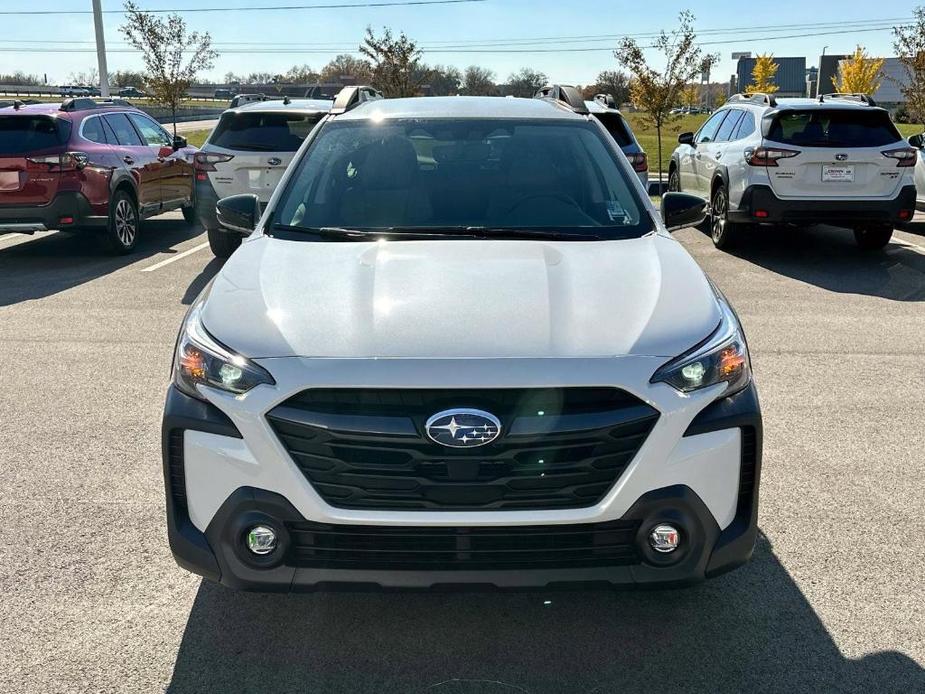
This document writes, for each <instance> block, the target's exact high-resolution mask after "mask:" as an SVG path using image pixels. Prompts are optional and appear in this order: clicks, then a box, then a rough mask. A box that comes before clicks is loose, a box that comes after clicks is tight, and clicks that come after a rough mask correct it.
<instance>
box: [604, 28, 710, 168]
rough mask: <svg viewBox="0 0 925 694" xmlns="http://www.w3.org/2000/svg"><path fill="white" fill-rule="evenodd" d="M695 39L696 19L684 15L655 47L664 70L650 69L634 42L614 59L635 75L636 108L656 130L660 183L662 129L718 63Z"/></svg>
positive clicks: (623, 44)
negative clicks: (687, 90) (692, 86)
mask: <svg viewBox="0 0 925 694" xmlns="http://www.w3.org/2000/svg"><path fill="white" fill-rule="evenodd" d="M696 39H697V35H696V33H695V32H694V15H693V14H691V13H690V12H688V11H684V12H681V13H680V14H679V15H678V26H677V28H675V29H674V30H672V31H670V32H665V31H662V32H661V33H660V34H659V35H658V37H657V38H656V39H655V41H654V42H653V43H652V47H653V48H654V49H655V50H656V51H658V52H659V53H661V55H662V57H663V61H664V64H665V67H664V69H663V70H656V69H655V68H653V67H652V66H651V65H649V62H648V60H647V59H646V55H645V48H643V47H642V46H640V45H639V44H638V43H637V42H636V40H635V39H632V38H629V37H626V38H624V39H622V40H621V41H620V43H619V44H618V46H617V48H616V50H615V51H614V57H616V59H617V60H618V61H619V62H620V63H621V64H622V65H623V66H624V67H626V69H627V70H629V71H630V73H631V74H632V77H633V79H632V84H631V87H630V92H631V95H632V100H633V103H634V104H635V105H636V107H637V108H639V109H640V110H642V111H645V115H644V116H643V122H644V123H647V124H648V125H651V126H652V127H654V128H655V134H656V139H657V141H658V175H659V179H661V175H662V128H663V127H664V126H665V125H666V124H667V123H670V122H671V121H673V120H674V119H675V118H676V117H677V116H675V115H674V114H672V113H671V109H672V108H674V107H675V106H676V105H677V103H678V101H679V99H680V95H681V91H682V90H683V89H684V87H685V86H686V85H687V84H688V82H691V81H692V80H693V79H694V78H695V77H696V76H697V75H699V74H701V73H703V72H705V71H706V70H707V69H709V67H710V66H711V65H713V64H714V63H715V62H716V61H717V60H718V59H719V57H718V56H716V55H704V54H703V52H702V51H701V50H700V48H698V47H697V45H696ZM646 48H648V47H646Z"/></svg>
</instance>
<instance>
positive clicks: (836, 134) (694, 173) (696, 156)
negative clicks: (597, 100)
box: [668, 94, 917, 250]
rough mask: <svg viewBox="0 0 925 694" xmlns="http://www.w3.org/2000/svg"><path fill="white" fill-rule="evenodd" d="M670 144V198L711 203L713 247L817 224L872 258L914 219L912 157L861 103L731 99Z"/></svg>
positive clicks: (879, 112)
mask: <svg viewBox="0 0 925 694" xmlns="http://www.w3.org/2000/svg"><path fill="white" fill-rule="evenodd" d="M678 142H679V145H678V147H677V149H675V151H674V153H673V154H672V156H671V163H670V164H669V169H668V172H669V174H668V175H669V178H668V189H669V190H673V191H679V190H683V191H688V192H691V193H696V194H697V195H701V196H702V197H704V198H706V199H707V200H709V201H710V214H711V235H712V237H713V243H714V244H716V246H717V247H718V248H724V247H726V246H728V245H729V244H730V243H734V242H735V241H736V240H737V239H739V238H740V237H742V236H744V235H745V233H746V232H747V231H748V229H749V228H750V227H753V226H754V225H756V224H769V223H789V224H815V223H825V224H833V225H835V226H844V227H848V228H852V229H854V234H855V238H856V240H857V242H858V245H859V246H861V247H862V248H865V249H871V250H873V249H878V248H883V247H884V246H885V245H886V244H887V243H889V240H890V237H891V236H892V235H893V226H894V225H895V224H898V223H902V222H908V221H909V220H910V219H912V215H913V214H914V213H915V182H914V179H913V171H914V167H915V161H916V154H917V153H916V150H915V149H914V148H912V147H910V146H909V143H907V142H906V141H905V140H903V138H902V136H901V135H900V134H899V131H898V130H897V129H896V126H895V125H894V124H893V122H892V120H890V114H889V113H888V112H887V111H886V110H884V109H882V108H879V107H877V106H876V105H875V104H874V102H873V100H872V99H870V98H869V97H867V96H865V95H863V94H825V95H823V96H821V97H820V98H818V99H787V98H781V99H776V98H775V97H774V96H771V95H768V94H737V95H735V96H733V97H732V98H731V99H730V100H729V101H728V102H727V103H726V104H725V105H724V106H723V107H722V108H720V109H719V110H717V111H716V112H715V113H714V114H713V115H712V116H711V117H710V118H709V119H708V120H707V121H706V122H705V123H704V124H703V125H702V126H701V128H700V130H698V131H697V132H696V133H682V134H681V135H680V136H679V137H678Z"/></svg>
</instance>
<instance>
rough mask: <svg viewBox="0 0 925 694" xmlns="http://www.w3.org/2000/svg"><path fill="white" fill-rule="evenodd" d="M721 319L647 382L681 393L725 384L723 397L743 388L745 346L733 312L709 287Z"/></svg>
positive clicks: (747, 375)
mask: <svg viewBox="0 0 925 694" xmlns="http://www.w3.org/2000/svg"><path fill="white" fill-rule="evenodd" d="M713 290H714V292H715V293H716V298H717V301H718V302H719V306H720V311H721V313H722V317H721V318H720V322H719V326H717V328H716V330H715V331H713V334H712V335H710V337H708V338H707V339H706V340H704V341H703V342H702V343H700V344H699V345H697V346H696V347H694V348H693V349H691V350H690V351H689V352H686V353H684V354H682V355H681V356H680V357H677V358H675V359H672V360H671V361H670V362H668V363H667V364H665V365H663V366H661V367H660V368H659V369H658V371H656V372H655V375H654V376H652V378H651V379H650V381H651V382H652V383H667V384H668V385H670V386H673V387H674V388H677V389H678V390H680V391H681V392H682V393H690V392H691V391H694V390H700V389H701V388H707V387H709V386H713V385H716V384H717V383H723V382H725V383H728V384H729V386H728V387H727V388H726V390H724V391H723V397H725V396H727V395H732V394H733V393H737V392H738V391H740V390H742V389H743V388H745V386H747V385H748V383H749V381H750V380H751V374H752V369H751V362H750V360H749V357H748V345H747V344H746V343H745V335H744V334H743V333H742V326H741V325H740V324H739V319H738V318H737V317H736V314H735V312H734V311H733V310H732V307H731V306H730V305H729V302H727V301H726V297H724V296H723V295H722V294H721V293H720V291H719V290H718V289H716V287H713Z"/></svg>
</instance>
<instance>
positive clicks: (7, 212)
mask: <svg viewBox="0 0 925 694" xmlns="http://www.w3.org/2000/svg"><path fill="white" fill-rule="evenodd" d="M68 217H69V218H71V220H72V221H71V222H67V223H62V222H61V219H62V218H68ZM107 222H108V218H107V217H105V216H100V215H94V214H93V209H92V208H91V207H90V203H89V201H88V200H87V198H86V197H84V196H83V195H82V194H81V193H77V192H67V193H58V194H57V195H56V196H55V198H54V200H52V201H51V202H50V203H48V204H47V205H33V206H22V207H6V206H2V207H0V234H4V233H16V232H18V233H23V234H31V233H34V232H36V231H45V230H48V229H69V228H74V227H104V226H106V224H107Z"/></svg>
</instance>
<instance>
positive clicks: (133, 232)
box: [106, 190, 141, 255]
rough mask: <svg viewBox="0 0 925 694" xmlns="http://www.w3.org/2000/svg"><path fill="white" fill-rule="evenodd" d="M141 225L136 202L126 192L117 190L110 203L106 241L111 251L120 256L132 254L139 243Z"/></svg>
mask: <svg viewBox="0 0 925 694" xmlns="http://www.w3.org/2000/svg"><path fill="white" fill-rule="evenodd" d="M140 224H141V218H140V217H139V215H138V205H137V204H136V203H135V200H134V199H133V198H132V196H131V195H129V194H128V193H127V192H125V191H124V190H117V191H116V192H115V194H114V195H113V196H112V200H110V201H109V224H108V225H107V227H106V241H107V243H108V245H109V248H110V250H112V251H113V252H114V253H117V254H119V255H125V254H126V253H131V252H132V251H133V250H134V249H135V245H136V244H137V243H138V231H139V226H140Z"/></svg>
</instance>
